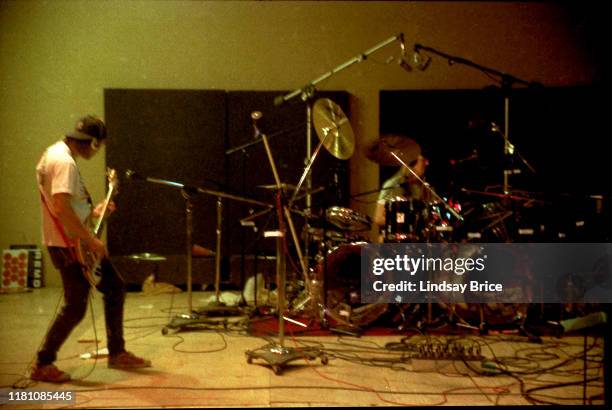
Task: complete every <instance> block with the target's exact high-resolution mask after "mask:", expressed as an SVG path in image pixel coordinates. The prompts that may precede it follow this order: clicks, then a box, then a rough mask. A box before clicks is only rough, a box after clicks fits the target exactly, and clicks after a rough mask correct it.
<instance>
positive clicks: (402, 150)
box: [366, 134, 421, 166]
mask: <svg viewBox="0 0 612 410" xmlns="http://www.w3.org/2000/svg"><path fill="white" fill-rule="evenodd" d="M391 153H395V154H396V155H397V156H398V157H400V158H401V159H402V161H404V162H406V163H407V164H410V163H411V162H413V161H416V160H417V158H419V155H421V147H420V146H419V144H418V143H417V142H416V141H415V140H413V139H412V138H409V137H405V136H403V135H394V134H390V135H382V136H381V137H380V138H379V139H378V140H377V141H375V142H374V143H373V144H371V145H369V146H368V148H367V151H366V157H368V158H369V159H370V160H372V161H374V162H376V163H378V164H379V165H384V166H399V165H401V164H400V163H399V162H398V161H397V159H396V158H395V157H394V156H393V155H391Z"/></svg>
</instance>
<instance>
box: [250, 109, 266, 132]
mask: <svg viewBox="0 0 612 410" xmlns="http://www.w3.org/2000/svg"><path fill="white" fill-rule="evenodd" d="M261 117H263V114H262V113H261V111H253V112H252V113H251V119H252V120H253V131H254V132H253V138H257V137H259V136H260V135H261V132H260V131H259V128H258V127H257V120H259V119H261Z"/></svg>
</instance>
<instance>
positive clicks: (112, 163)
mask: <svg viewBox="0 0 612 410" xmlns="http://www.w3.org/2000/svg"><path fill="white" fill-rule="evenodd" d="M104 97H105V101H104V102H105V113H106V122H107V125H108V135H109V138H108V143H107V148H106V163H107V165H108V166H109V167H113V168H116V169H118V170H119V172H120V175H121V176H122V178H121V181H120V187H119V194H118V196H117V197H116V199H115V202H116V204H117V207H118V211H117V212H116V213H115V214H114V215H113V216H112V217H111V218H110V220H109V223H108V244H109V251H110V253H111V254H112V255H114V256H120V255H130V254H134V253H141V252H152V253H158V254H162V255H175V254H184V253H185V237H186V228H185V221H186V218H185V209H186V201H185V198H184V196H183V195H182V192H181V190H179V189H177V188H174V187H171V186H168V185H163V184H156V183H151V182H146V181H142V180H137V179H126V178H124V177H123V176H124V172H125V171H126V170H128V169H131V170H134V171H136V172H137V173H138V174H139V175H141V176H143V177H151V178H157V179H162V180H167V181H173V182H179V183H182V184H185V185H189V186H198V187H204V188H207V187H208V188H211V189H218V188H219V187H220V186H222V184H223V181H224V178H225V156H224V153H223V152H224V149H225V135H226V132H225V124H226V123H225V118H226V117H225V112H226V96H225V92H223V91H197V90H132V89H128V90H125V89H107V90H105V94H104ZM191 201H192V203H193V221H194V224H193V242H194V243H198V244H200V245H202V246H204V247H207V248H213V249H214V244H215V223H216V199H215V198H213V197H210V196H207V195H193V196H192V197H191Z"/></svg>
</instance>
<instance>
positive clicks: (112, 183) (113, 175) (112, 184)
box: [106, 168, 119, 192]
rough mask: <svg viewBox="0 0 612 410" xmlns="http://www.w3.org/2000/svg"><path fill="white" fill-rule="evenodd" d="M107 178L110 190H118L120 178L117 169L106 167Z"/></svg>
mask: <svg viewBox="0 0 612 410" xmlns="http://www.w3.org/2000/svg"><path fill="white" fill-rule="evenodd" d="M106 180H107V182H108V190H109V192H111V191H112V192H116V191H117V189H118V188H119V178H118V177H117V170H115V169H114V168H106Z"/></svg>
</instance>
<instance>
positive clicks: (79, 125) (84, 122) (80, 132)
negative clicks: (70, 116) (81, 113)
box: [68, 115, 106, 140]
mask: <svg viewBox="0 0 612 410" xmlns="http://www.w3.org/2000/svg"><path fill="white" fill-rule="evenodd" d="M68 137H70V138H74V139H77V140H91V139H94V138H95V139H97V140H103V139H105V138H106V125H104V121H102V120H101V119H100V118H98V117H96V116H93V115H87V116H85V117H83V118H80V119H79V120H78V121H77V122H76V124H75V126H74V131H72V132H70V133H68Z"/></svg>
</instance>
